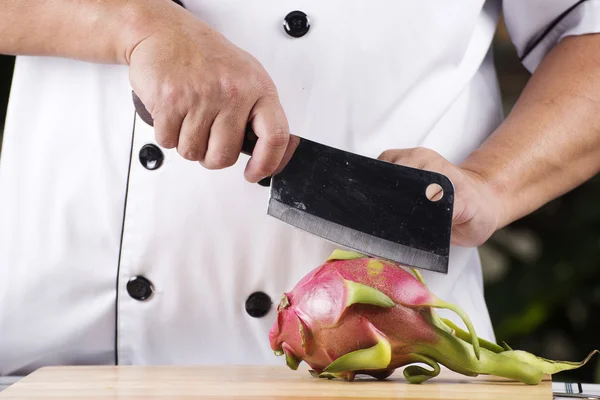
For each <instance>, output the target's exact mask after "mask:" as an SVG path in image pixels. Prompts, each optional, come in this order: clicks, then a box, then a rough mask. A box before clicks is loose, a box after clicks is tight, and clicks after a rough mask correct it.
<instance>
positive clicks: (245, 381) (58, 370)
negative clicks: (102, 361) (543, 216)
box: [0, 366, 552, 400]
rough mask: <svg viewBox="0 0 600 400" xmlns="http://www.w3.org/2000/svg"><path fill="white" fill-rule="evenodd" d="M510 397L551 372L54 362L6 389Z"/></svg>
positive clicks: (157, 394)
mask: <svg viewBox="0 0 600 400" xmlns="http://www.w3.org/2000/svg"><path fill="white" fill-rule="evenodd" d="M300 398H304V399H320V400H334V399H344V398H345V399H355V400H357V399H465V400H467V399H510V400H521V399H523V400H525V399H527V400H551V399H552V382H551V379H550V376H546V377H545V379H544V381H543V382H541V383H540V384H539V385H536V386H530V385H525V384H522V383H520V382H514V381H509V380H506V379H501V378H496V377H490V376H479V377H476V378H470V377H465V376H462V375H458V374H455V373H453V372H450V371H447V370H442V373H441V374H440V375H439V376H438V377H436V378H434V379H432V380H430V381H428V382H426V383H424V384H421V385H412V384H409V383H407V382H406V381H405V380H404V377H403V376H402V372H401V370H399V371H396V373H395V374H394V375H392V376H391V377H390V378H388V379H387V380H386V381H376V380H373V379H371V378H367V377H365V378H362V377H360V378H357V380H356V381H354V382H345V381H342V380H326V379H318V378H313V377H312V376H310V375H309V374H308V372H307V368H302V367H301V368H300V369H299V370H298V371H292V370H290V369H288V368H287V367H285V366H281V367H265V366H256V367H252V366H240V367H231V366H218V367H137V366H122V367H48V368H42V369H39V370H37V371H36V372H34V373H32V374H31V375H29V376H27V377H25V378H23V379H22V380H20V381H19V382H17V383H15V384H14V385H12V386H11V387H9V388H8V389H6V390H5V391H3V392H1V393H0V399H1V400H7V399H66V400H72V399H87V400H104V399H107V400H108V399H111V400H115V399H117V400H148V399H151V400H163V399H164V400H166V399H171V400H183V399H185V400H189V399H201V400H206V399H220V400H222V399H245V400H258V399H262V400H283V399H300Z"/></svg>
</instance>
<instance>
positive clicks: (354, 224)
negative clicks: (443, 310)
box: [132, 93, 454, 274]
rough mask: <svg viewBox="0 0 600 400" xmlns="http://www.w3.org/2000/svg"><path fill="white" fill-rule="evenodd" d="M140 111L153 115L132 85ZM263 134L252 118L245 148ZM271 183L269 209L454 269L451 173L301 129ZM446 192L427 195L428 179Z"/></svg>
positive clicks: (300, 223) (405, 258)
mask: <svg viewBox="0 0 600 400" xmlns="http://www.w3.org/2000/svg"><path fill="white" fill-rule="evenodd" d="M132 95H133V102H134V104H135V108H136V112H137V113H138V115H139V116H140V118H141V119H142V120H143V121H144V122H146V123H147V124H149V125H151V126H153V122H154V121H153V119H152V116H151V115H150V113H149V112H148V111H147V109H146V108H145V106H144V104H143V103H142V102H141V100H140V99H139V97H138V96H137V95H136V94H135V93H132ZM257 140H258V138H257V136H256V134H255V133H254V132H253V131H252V128H251V125H250V124H248V126H247V128H246V134H245V137H244V142H243V146H242V149H241V152H242V153H243V154H246V155H252V152H253V150H254V146H255V145H256V142H257ZM260 184H261V185H262V186H268V187H270V189H269V190H270V194H269V201H268V208H267V214H268V215H269V216H271V217H273V218H277V219H278V220H280V221H283V222H285V223H287V224H289V225H291V226H294V227H296V228H298V229H301V230H303V231H306V232H309V233H311V234H313V235H317V236H319V237H321V238H323V239H325V240H328V241H329V242H331V243H334V244H336V245H339V246H342V247H346V248H348V249H351V250H354V251H357V252H359V253H363V254H366V255H369V256H372V257H379V258H383V259H387V260H390V261H393V262H396V263H399V264H402V265H404V266H408V267H413V268H419V269H423V270H429V271H435V272H440V273H443V274H447V273H448V263H449V256H450V238H451V231H452V212H453V206H454V185H453V184H452V182H451V181H450V179H448V178H447V177H446V176H444V175H442V174H439V173H435V172H429V171H424V170H421V169H415V168H410V167H406V166H402V165H397V164H392V163H388V162H385V161H381V160H376V159H373V158H369V157H366V156H361V155H358V154H355V153H351V152H347V151H343V150H340V149H336V148H333V147H330V146H327V145H324V144H320V143H317V142H314V141H311V140H308V139H304V138H301V137H299V136H296V135H291V136H290V146H289V147H288V152H287V153H286V156H285V157H284V160H283V162H282V165H281V166H280V167H279V169H278V171H277V172H276V173H275V174H274V175H273V176H272V177H270V178H268V179H266V180H263V181H261V182H260ZM433 184H437V185H439V187H441V190H442V196H441V199H438V198H437V197H439V196H437V197H436V201H432V200H429V198H428V197H427V195H426V192H427V189H428V187H429V186H430V185H433Z"/></svg>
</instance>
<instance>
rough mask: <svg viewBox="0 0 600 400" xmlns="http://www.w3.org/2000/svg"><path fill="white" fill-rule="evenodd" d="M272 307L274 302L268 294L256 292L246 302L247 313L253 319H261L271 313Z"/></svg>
mask: <svg viewBox="0 0 600 400" xmlns="http://www.w3.org/2000/svg"><path fill="white" fill-rule="evenodd" d="M272 305H273V302H272V301H271V298H270V297H269V296H268V295H267V294H266V293H263V292H255V293H252V294H251V295H250V296H249V297H248V299H247V300H246V312H247V313H248V315H250V316H251V317H254V318H261V317H264V316H265V315H267V314H268V313H269V310H270V309H271V306H272Z"/></svg>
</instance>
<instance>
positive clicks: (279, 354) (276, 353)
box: [273, 350, 283, 357]
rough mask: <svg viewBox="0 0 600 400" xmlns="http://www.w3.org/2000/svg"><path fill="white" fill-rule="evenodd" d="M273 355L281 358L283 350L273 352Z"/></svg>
mask: <svg viewBox="0 0 600 400" xmlns="http://www.w3.org/2000/svg"><path fill="white" fill-rule="evenodd" d="M273 353H275V355H276V356H277V357H281V356H282V355H283V350H275V351H274V352H273Z"/></svg>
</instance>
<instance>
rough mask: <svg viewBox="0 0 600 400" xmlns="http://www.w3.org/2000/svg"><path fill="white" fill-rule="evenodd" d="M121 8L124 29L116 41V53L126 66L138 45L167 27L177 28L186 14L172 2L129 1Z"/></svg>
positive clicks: (153, 0) (164, 0)
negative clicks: (179, 21)
mask: <svg viewBox="0 0 600 400" xmlns="http://www.w3.org/2000/svg"><path fill="white" fill-rule="evenodd" d="M121 7H122V9H121V15H122V17H123V19H122V21H123V24H124V29H121V30H120V32H121V34H120V35H119V37H118V38H117V40H116V53H117V57H118V60H119V63H120V64H126V65H129V64H130V62H131V54H132V53H133V51H134V50H135V48H136V47H137V45H138V44H140V43H141V42H142V41H144V40H145V39H146V38H148V37H150V36H152V35H153V34H155V33H156V32H158V31H160V30H162V29H164V28H165V27H167V26H172V27H175V26H177V25H178V19H181V16H182V14H181V13H183V12H184V9H183V8H181V6H179V5H177V4H175V3H174V2H173V1H171V0H139V1H127V2H124V4H123V5H122V6H121Z"/></svg>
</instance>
